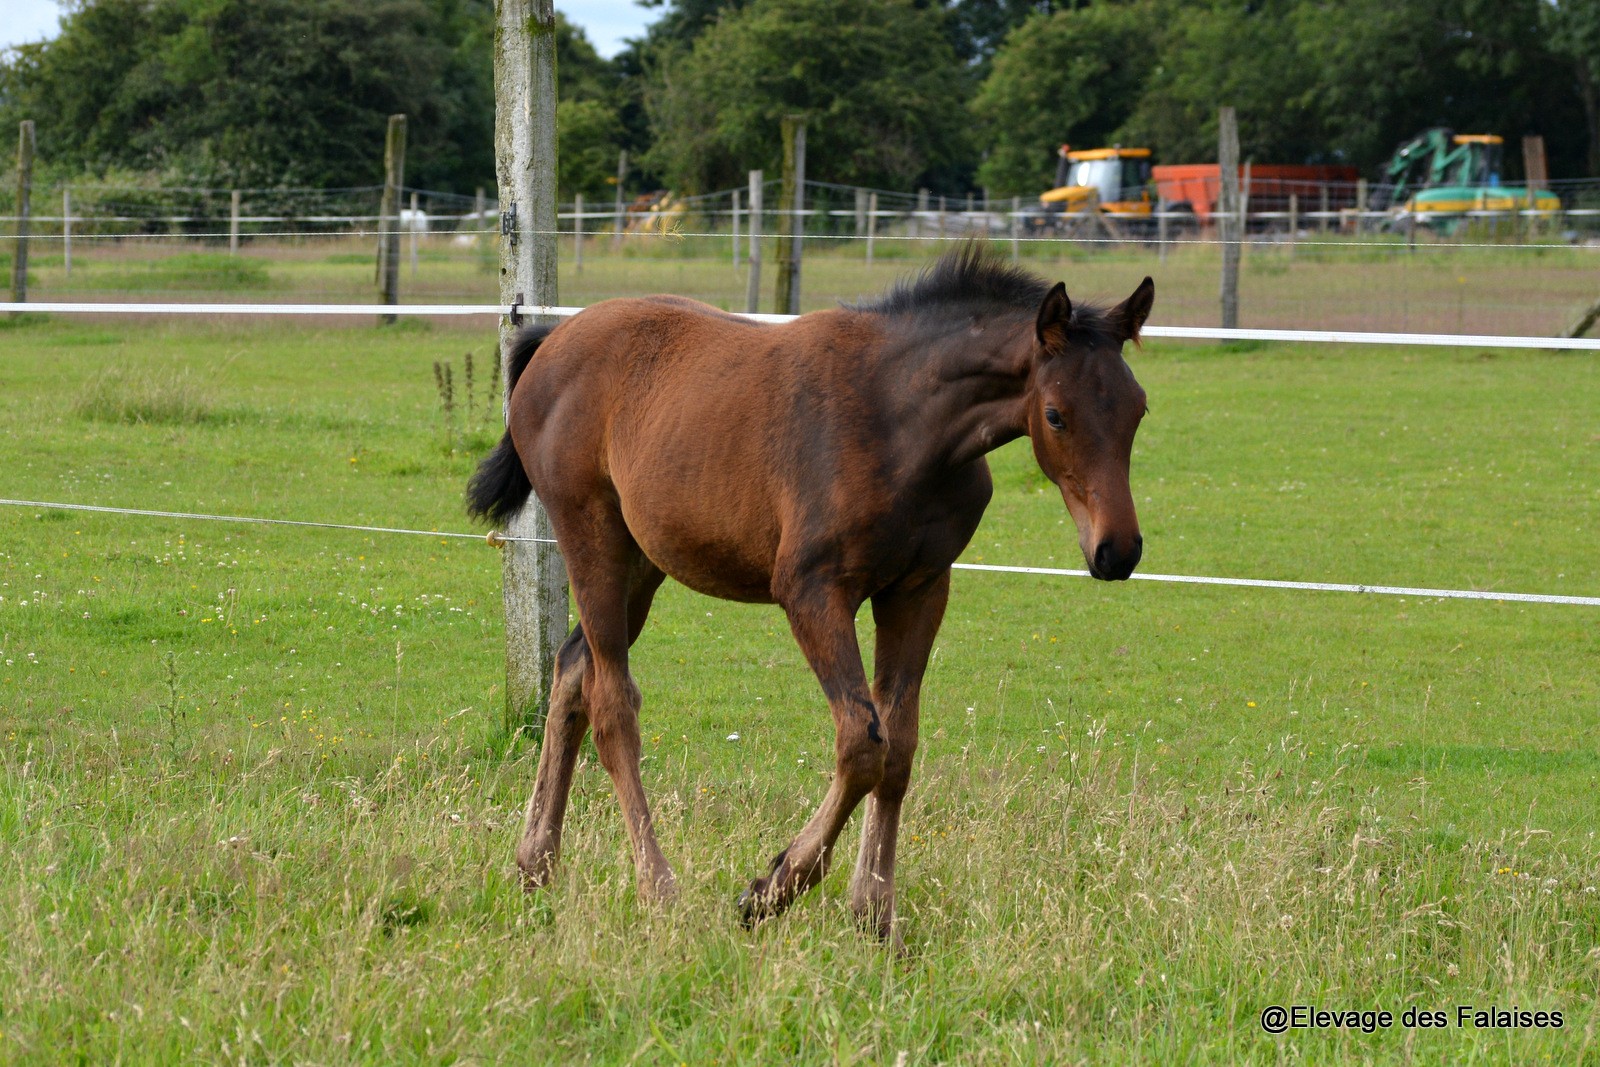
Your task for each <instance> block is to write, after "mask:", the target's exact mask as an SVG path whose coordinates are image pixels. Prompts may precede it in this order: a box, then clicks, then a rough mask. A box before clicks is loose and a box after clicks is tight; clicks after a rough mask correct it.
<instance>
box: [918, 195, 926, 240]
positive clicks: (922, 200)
mask: <svg viewBox="0 0 1600 1067" xmlns="http://www.w3.org/2000/svg"><path fill="white" fill-rule="evenodd" d="M927 213H928V190H927V189H925V188H923V189H918V190H917V214H916V221H917V232H916V236H917V238H918V239H919V240H920V239H921V238H922V221H923V216H924V215H926V214H927Z"/></svg>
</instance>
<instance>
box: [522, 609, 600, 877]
mask: <svg viewBox="0 0 1600 1067" xmlns="http://www.w3.org/2000/svg"><path fill="white" fill-rule="evenodd" d="M588 668H589V645H588V643H587V642H586V641H585V640H584V636H583V627H582V626H574V627H573V628H572V632H571V633H570V634H568V635H567V639H566V641H565V642H563V643H562V645H561V650H560V651H559V652H557V653H556V671H555V674H556V678H555V684H554V685H553V686H551V689H550V710H549V713H548V714H547V716H546V717H545V724H544V741H543V743H542V744H541V745H540V747H539V773H538V776H537V777H535V778H534V782H533V795H532V796H531V797H529V798H528V808H527V815H526V818H525V819H524V821H523V829H522V840H521V841H520V842H518V844H517V866H518V867H519V868H521V870H522V884H523V885H524V886H525V887H527V888H529V889H536V888H538V887H539V886H542V885H546V884H548V883H549V881H550V877H551V875H552V874H553V873H554V872H555V865H556V859H557V858H558V857H559V856H560V854H561V824H562V822H563V820H564V819H565V818H566V814H567V796H568V795H569V794H570V793H571V791H572V770H573V766H574V765H575V764H576V763H577V761H578V746H579V745H580V744H582V743H583V735H584V733H585V732H587V731H588V729H589V712H588V708H587V706H586V705H585V703H584V699H583V676H584V674H585V673H586V672H587V671H588Z"/></svg>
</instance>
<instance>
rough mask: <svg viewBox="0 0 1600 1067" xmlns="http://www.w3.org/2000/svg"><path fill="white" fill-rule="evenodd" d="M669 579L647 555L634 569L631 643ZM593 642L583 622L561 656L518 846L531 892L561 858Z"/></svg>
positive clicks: (585, 725)
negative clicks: (588, 636)
mask: <svg viewBox="0 0 1600 1067" xmlns="http://www.w3.org/2000/svg"><path fill="white" fill-rule="evenodd" d="M663 577H664V575H663V574H662V573H661V572H660V571H659V570H657V569H656V568H655V567H654V566H652V565H651V564H650V563H649V561H648V560H646V559H644V557H643V556H642V555H640V556H638V557H637V558H636V559H634V560H633V561H632V566H631V567H630V568H629V571H628V587H629V593H628V609H627V611H628V643H629V644H630V645H631V644H632V643H633V642H634V641H636V640H637V639H638V637H639V632H640V631H641V630H642V629H643V628H644V623H645V619H646V618H647V617H648V616H649V614H650V604H651V602H652V600H654V598H655V594H656V590H657V589H659V588H660V586H661V581H662V578H663ZM592 658H593V657H592V656H591V654H590V651H589V643H588V639H587V637H586V636H585V634H584V630H583V626H582V625H581V624H580V625H578V626H575V627H573V629H572V633H571V634H569V635H568V636H567V640H566V642H565V643H564V644H563V645H562V646H561V651H560V652H559V653H557V655H556V671H555V675H556V677H555V684H554V685H553V686H552V687H551V694H550V711H549V715H548V718H547V719H546V720H545V732H544V743H543V745H542V747H541V748H540V751H539V772H538V776H537V778H536V779H535V780H534V786H533V795H532V796H531V797H530V798H529V799H528V808H527V818H526V820H525V823H524V828H523V833H522V840H521V842H520V843H519V844H518V845H517V866H518V867H520V868H521V870H522V876H523V884H524V885H525V886H527V887H528V888H530V889H533V888H537V887H539V886H543V885H545V884H547V883H548V882H549V881H550V877H551V875H552V874H553V873H554V871H555V864H556V860H557V859H558V858H559V856H560V854H561V827H562V823H563V821H564V819H565V816H566V811H567V797H568V795H569V794H570V793H571V790H572V773H573V768H574V766H575V765H576V763H577V760H578V748H579V746H580V745H581V744H582V742H583V735H584V734H585V733H586V732H587V731H588V729H589V703H588V700H587V699H586V695H585V686H586V683H585V678H586V676H587V675H588V674H589V672H590V669H591V663H592Z"/></svg>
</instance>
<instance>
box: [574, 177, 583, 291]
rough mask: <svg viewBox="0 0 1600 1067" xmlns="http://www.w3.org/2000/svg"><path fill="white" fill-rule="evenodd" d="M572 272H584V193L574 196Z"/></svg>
mask: <svg viewBox="0 0 1600 1067" xmlns="http://www.w3.org/2000/svg"><path fill="white" fill-rule="evenodd" d="M572 273H574V274H582V273H583V194H582V193H575V194H573V197H572Z"/></svg>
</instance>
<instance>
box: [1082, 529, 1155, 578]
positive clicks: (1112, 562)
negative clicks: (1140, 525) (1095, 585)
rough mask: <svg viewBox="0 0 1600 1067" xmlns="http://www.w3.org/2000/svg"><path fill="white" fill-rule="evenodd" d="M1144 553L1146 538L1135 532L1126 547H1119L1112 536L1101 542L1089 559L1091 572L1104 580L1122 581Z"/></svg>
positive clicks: (1130, 572)
mask: <svg viewBox="0 0 1600 1067" xmlns="http://www.w3.org/2000/svg"><path fill="white" fill-rule="evenodd" d="M1142 555H1144V538H1143V537H1140V536H1139V535H1138V534H1135V535H1134V537H1133V540H1132V541H1130V542H1129V543H1128V545H1127V547H1126V548H1125V549H1121V548H1118V547H1117V543H1116V542H1115V541H1114V540H1112V539H1111V538H1109V537H1108V538H1106V539H1105V540H1104V541H1101V542H1100V545H1099V547H1098V548H1096V549H1095V550H1094V558H1093V559H1091V560H1090V561H1089V574H1090V575H1091V576H1092V577H1095V578H1098V579H1100V580H1101V581H1102V582H1122V581H1126V580H1127V579H1128V576H1129V575H1130V574H1132V573H1133V569H1134V568H1135V567H1137V566H1138V565H1139V557H1140V556H1142Z"/></svg>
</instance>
